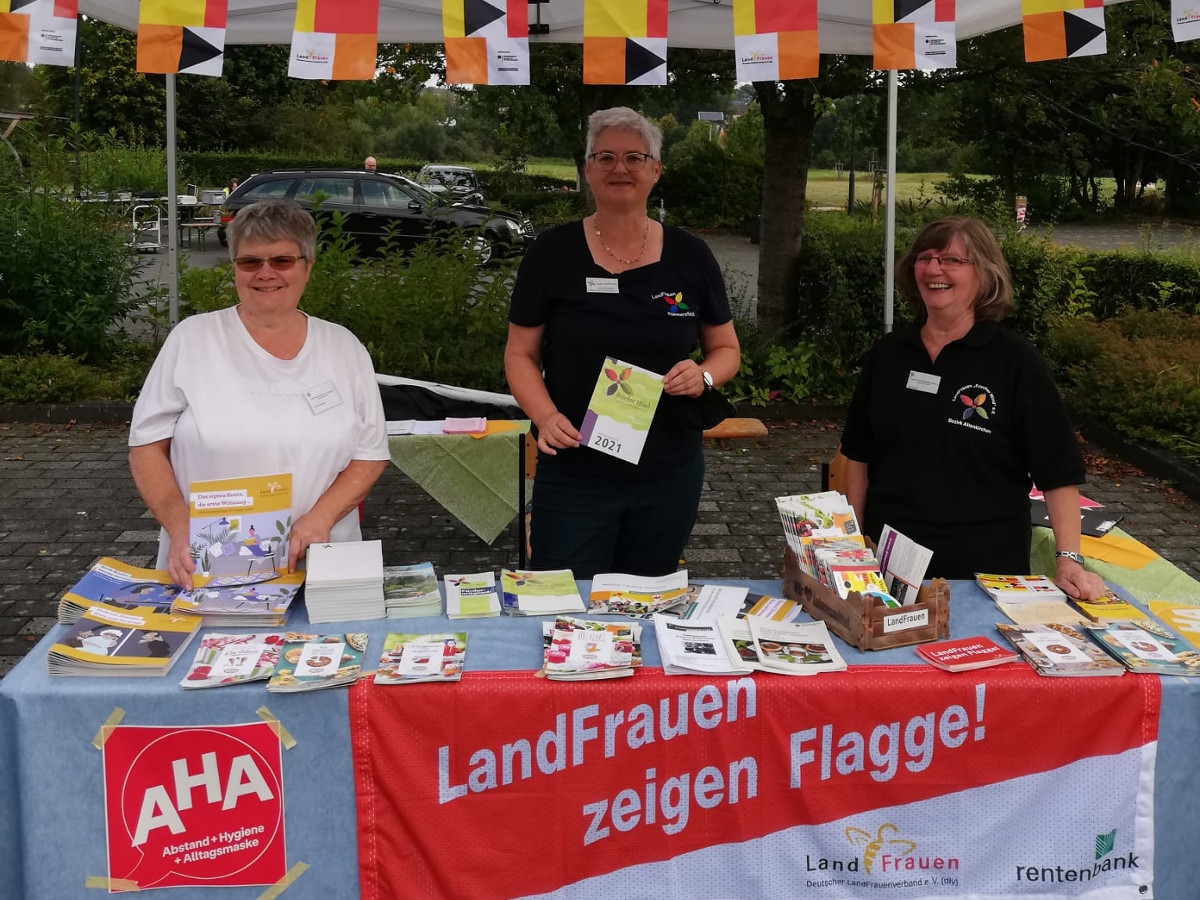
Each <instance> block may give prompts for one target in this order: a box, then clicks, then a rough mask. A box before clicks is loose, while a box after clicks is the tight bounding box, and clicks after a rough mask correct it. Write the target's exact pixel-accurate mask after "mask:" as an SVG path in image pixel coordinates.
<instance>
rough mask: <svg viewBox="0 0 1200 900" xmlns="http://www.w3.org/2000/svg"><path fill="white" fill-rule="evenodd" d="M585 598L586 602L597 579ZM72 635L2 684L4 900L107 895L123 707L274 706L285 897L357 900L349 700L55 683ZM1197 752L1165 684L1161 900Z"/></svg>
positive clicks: (475, 627)
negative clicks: (282, 738) (106, 801)
mask: <svg viewBox="0 0 1200 900" xmlns="http://www.w3.org/2000/svg"><path fill="white" fill-rule="evenodd" d="M727 583H730V584H741V585H745V586H748V587H750V588H751V589H752V590H753V591H757V592H759V593H768V594H775V595H778V594H779V591H780V584H779V582H778V581H754V582H751V581H742V582H727ZM581 589H582V590H583V592H584V596H586V592H587V583H586V582H585V583H582V584H581ZM950 602H951V615H950V627H951V632H952V635H953V636H955V637H967V636H970V635H975V634H993V635H994V631H993V625H994V623H995V622H996V621H997V620H998V614H997V612H996V609H995V606H994V604H992V602H991V601H990V600H989V599H988V598H987V597H986V596H985V595H984V594H983V592H982V591H980V590H979V589H978V588H977V587H976V586H975V585H974V584H973V583H967V582H959V583H955V584H953V585H952V587H951V601H950ZM289 624H290V627H292V628H305V627H307V626H306V617H305V616H304V610H303V609H300V610H297V611H296V612H295V613H293V621H292V622H291V623H289ZM540 629H541V620H540V619H520V618H508V617H503V618H500V619H475V620H463V621H456V622H449V621H447V620H446V619H445V617H437V618H427V619H393V620H375V621H369V622H357V623H340V624H338V625H324V626H320V628H319V629H314V630H321V631H324V632H334V631H367V632H369V633H370V635H371V643H370V645H369V646H368V649H367V659H368V660H373V659H378V654H379V651H380V648H381V647H382V645H383V636H384V635H385V634H386V633H387V632H388V631H408V632H428V631H447V630H455V631H466V632H468V634H469V635H470V641H469V645H468V653H467V665H466V675H465V676H464V677H465V678H468V679H469V678H470V677H471V672H472V671H486V670H522V669H527V670H530V672H531V673H532V671H533V670H535V669H537V668H539V667H540V665H541V640H540ZM64 630H65V629H64V628H63V627H62V626H59V627H56V628H55V629H54V630H53V631H52V633H51V634H50V635H48V636H47V637H46V638H44V639H43V640H42V642H41V643H40V644H39V645H38V646H37V647H36V648H35V649H34V650H33V651H32V652H31V653H30V654H29V655H28V657H26V659H24V660H23V661H22V662H21V663H20V664H19V665H18V666H17V667H16V668H15V669H14V670H13V671H12V672H11V673H10V674H9V675H8V676H7V677H6V678H5V679H4V680H3V681H0V873H2V874H0V896H4V897H27V898H45V900H69V898H75V897H79V898H86V897H95V896H97V895H98V893H97V891H95V890H88V889H85V888H84V881H85V879H86V878H87V877H89V876H104V875H105V874H106V856H105V837H104V812H103V796H102V772H101V754H100V753H99V752H98V751H97V750H96V749H95V748H94V747H93V746H92V743H91V741H92V738H93V737H94V736H95V735H96V733H97V731H98V730H99V728H100V726H101V724H103V723H104V721H105V719H107V718H108V716H109V714H110V713H111V712H112V711H113V709H114V708H116V707H120V708H121V709H122V710H123V711H124V714H125V715H124V724H129V725H179V726H186V725H212V724H229V723H237V722H253V721H258V717H257V716H256V714H255V710H257V709H258V708H259V707H260V706H263V705H265V706H267V707H268V708H269V709H270V711H271V712H272V713H274V715H275V716H277V717H278V718H279V719H280V720H282V722H283V724H284V725H285V727H286V728H287V729H288V730H289V731H290V732H291V734H292V735H293V736H294V737H295V738H296V746H295V747H294V748H293V749H291V750H289V751H287V752H286V753H285V754H284V759H283V767H284V787H285V795H286V799H285V810H286V828H287V851H288V852H287V856H288V865H289V866H291V865H293V864H295V863H297V862H305V863H308V864H309V866H310V868H309V869H308V870H307V871H306V872H305V873H304V874H303V875H302V876H301V877H300V878H299V880H297V881H296V882H295V883H294V884H293V885H292V886H291V887H290V888H289V889H288V890H287V892H286V894H285V895H284V896H286V897H288V898H314V900H331V898H339V900H342V898H349V897H354V896H357V894H358V869H357V844H356V838H355V828H354V822H355V796H354V777H353V773H352V767H351V750H350V735H349V723H348V716H347V692H346V690H344V689H332V690H325V691H317V692H313V693H308V694H291V695H288V694H268V693H267V692H266V690H265V689H264V686H263V684H262V683H261V682H260V683H256V684H247V685H237V686H233V687H228V688H219V689H210V690H201V691H189V692H184V691H183V690H182V689H181V688H180V687H179V680H180V679H181V678H182V677H183V675H184V673H185V672H186V670H187V662H189V661H190V657H191V653H190V651H189V652H188V654H187V658H186V659H185V660H184V661H182V662H179V663H177V664H176V665H175V667H174V669H173V671H172V672H171V673H170V674H169V675H168V676H166V677H164V678H117V677H112V678H101V677H95V678H88V677H79V678H63V677H59V678H49V677H47V675H46V651H47V649H48V648H49V645H50V643H52V642H53V640H54V639H55V638H56V637H58V636H60V635H61V634H62V633H63V631H64ZM221 630H227V629H221ZM839 648H840V649H841V651H842V653H843V655H844V656H845V658H846V661H847V662H848V663H849V664H850V665H851V666H855V665H870V664H892V665H895V664H913V665H919V664H920V663H919V661H918V659H917V657H916V655H915V653H914V650H913V648H912V647H902V648H898V649H894V650H888V651H881V652H873V653H860V652H858V651H856V650H854V649H852V648H849V647H846V646H845V645H844V644H842V643H841V642H839ZM644 657H645V664H646V665H648V666H657V665H659V664H660V663H659V656H658V650H657V647H656V645H655V641H654V639H653V636H652V634H651V633H649V632H647V635H646V637H645V640H644ZM531 677H532V675H531ZM635 677H637V676H635ZM768 677H769V676H768ZM964 677H966V676H964ZM1127 677H1155V676H1127ZM795 681H796V690H798V691H799V690H803V689H804V685H805V683H806V681H807V680H806V679H796V680H795ZM1101 681H1103V680H1101ZM455 687H456V686H453V685H448V686H446V689H447V690H455ZM570 687H571V688H573V689H575V690H578V691H579V693H580V697H581V698H583V697H585V696H586V695H587V693H588V691H589V685H588V684H587V683H579V684H576V685H571V686H570ZM1097 689H1099V688H1097ZM398 690H404V689H403V688H401V689H398ZM496 699H497V704H496V705H497V708H498V709H503V702H504V699H503V697H497V698H496ZM1197 747H1200V679H1192V680H1190V681H1189V680H1187V679H1182V678H1166V679H1164V680H1163V691H1162V721H1161V726H1160V731H1159V747H1158V757H1157V771H1156V776H1155V830H1156V853H1155V870H1156V876H1157V878H1156V883H1155V892H1154V896H1155V897H1157V898H1159V900H1192V898H1194V897H1196V896H1197V891H1196V887H1195V883H1194V881H1193V878H1192V874H1191V870H1192V866H1193V853H1194V848H1193V844H1194V840H1193V838H1192V835H1191V828H1190V823H1191V820H1192V818H1193V817H1194V814H1195V800H1196V798H1197V796H1198V794H1197V790H1196V788H1195V785H1196V784H1197V783H1200V759H1198V757H1197V754H1196V748H1197ZM1002 839H1003V836H1002V835H1001V836H997V840H1002ZM464 852H469V848H464ZM261 893H262V889H261V888H226V889H224V890H223V891H222V892H221V894H220V896H221V897H225V898H230V900H243V898H245V900H249V898H256V897H258V896H259V895H260V894H261ZM196 896H198V894H197V892H196V891H193V890H188V889H178V888H175V889H165V890H161V891H156V892H155V897H156V898H159V897H161V898H163V900H171V898H186V897H191V898H194V897H196Z"/></svg>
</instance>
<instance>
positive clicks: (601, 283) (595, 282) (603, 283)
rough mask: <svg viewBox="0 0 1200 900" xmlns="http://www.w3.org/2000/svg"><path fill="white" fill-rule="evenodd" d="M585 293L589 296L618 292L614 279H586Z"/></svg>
mask: <svg viewBox="0 0 1200 900" xmlns="http://www.w3.org/2000/svg"><path fill="white" fill-rule="evenodd" d="M587 292H588V293H589V294H616V293H619V292H620V288H618V287H617V279H615V278H588V279H587Z"/></svg>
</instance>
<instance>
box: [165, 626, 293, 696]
mask: <svg viewBox="0 0 1200 900" xmlns="http://www.w3.org/2000/svg"><path fill="white" fill-rule="evenodd" d="M282 649H283V633H282V632H275V633H271V634H261V633H260V634H244V633H243V634H216V633H212V632H210V633H208V634H206V635H204V637H202V638H201V639H200V647H199V649H197V650H196V657H195V659H193V660H192V666H191V668H190V669H188V673H187V674H186V675H185V676H183V680H182V681H181V682H179V685H180V687H184V688H188V689H192V688H209V687H226V686H227V685H231V684H242V683H243V682H247V681H263V680H265V679H267V678H270V677H271V675H272V674H273V673H274V671H275V664H276V663H278V662H279V653H280V651H281V650H282Z"/></svg>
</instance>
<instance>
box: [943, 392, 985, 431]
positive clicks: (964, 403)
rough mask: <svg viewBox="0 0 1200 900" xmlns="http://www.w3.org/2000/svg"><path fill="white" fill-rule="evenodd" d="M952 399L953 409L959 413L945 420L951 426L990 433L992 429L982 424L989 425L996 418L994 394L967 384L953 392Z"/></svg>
mask: <svg viewBox="0 0 1200 900" xmlns="http://www.w3.org/2000/svg"><path fill="white" fill-rule="evenodd" d="M954 397H955V400H954V403H955V408H956V409H958V410H961V411H960V412H958V413H956V414H955V415H952V416H951V417H950V418H949V419H947V421H948V422H949V423H950V424H951V425H962V426H964V427H966V428H970V429H973V430H974V431H982V432H984V433H985V434H991V433H992V429H990V428H988V427H987V426H985V425H983V424H982V423H983V422H988V423H990V422H991V420H992V419H994V418H995V417H996V395H995V394H993V393H992V392H991V391H990V390H989V389H988V388H987V387H986V386H984V385H982V384H967V385H964V386H963V387H960V388H959V389H958V390H957V391H955V392H954Z"/></svg>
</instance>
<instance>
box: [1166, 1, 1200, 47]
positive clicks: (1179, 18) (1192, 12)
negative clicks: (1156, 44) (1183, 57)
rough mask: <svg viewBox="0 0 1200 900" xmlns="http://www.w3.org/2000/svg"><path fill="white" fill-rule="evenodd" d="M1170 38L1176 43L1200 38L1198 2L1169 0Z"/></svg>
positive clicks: (1199, 9)
mask: <svg viewBox="0 0 1200 900" xmlns="http://www.w3.org/2000/svg"><path fill="white" fill-rule="evenodd" d="M1171 36H1172V37H1173V38H1175V41H1176V43H1183V42H1184V41H1194V40H1196V38H1200V2H1197V0H1171Z"/></svg>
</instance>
